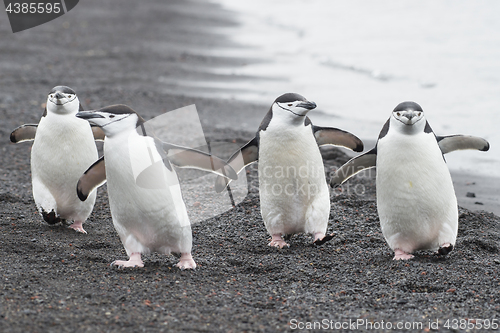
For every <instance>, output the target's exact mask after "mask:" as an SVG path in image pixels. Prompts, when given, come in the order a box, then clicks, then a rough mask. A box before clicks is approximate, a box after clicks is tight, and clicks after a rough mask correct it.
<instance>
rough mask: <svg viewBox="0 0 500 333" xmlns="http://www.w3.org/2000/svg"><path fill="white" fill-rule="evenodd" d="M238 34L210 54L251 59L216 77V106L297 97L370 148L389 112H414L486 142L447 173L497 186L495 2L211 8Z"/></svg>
mask: <svg viewBox="0 0 500 333" xmlns="http://www.w3.org/2000/svg"><path fill="white" fill-rule="evenodd" d="M212 1H213V2H216V3H219V4H221V5H222V7H223V8H224V9H226V10H228V11H229V12H230V13H231V15H232V16H234V18H235V20H236V21H238V22H240V24H239V25H238V26H236V27H228V28H222V29H219V31H218V32H219V33H222V34H224V35H225V36H227V37H228V38H229V39H230V40H232V41H233V42H235V43H236V44H237V45H238V46H239V47H236V48H231V49H216V50H212V51H210V52H213V55H216V56H231V57H242V58H251V59H253V61H251V62H249V64H248V65H246V66H243V67H235V68H232V67H222V68H217V69H213V71H214V72H216V73H218V74H221V75H228V76H235V75H236V76H241V77H242V79H241V80H240V81H235V80H230V81H228V82H218V83H217V85H216V88H217V89H218V91H219V93H220V94H221V96H223V97H229V98H234V99H241V100H249V101H257V102H262V103H264V104H269V105H270V104H271V102H272V101H273V100H274V99H275V98H276V97H277V96H279V95H280V94H282V93H285V92H297V93H300V94H302V95H304V96H305V97H306V98H308V99H309V100H312V101H315V102H316V103H317V104H318V108H317V109H316V110H314V111H312V112H311V113H310V114H309V115H310V118H311V119H312V120H313V122H314V123H316V124H318V125H325V126H333V127H339V128H342V129H345V130H348V131H350V132H352V133H354V134H356V135H357V136H359V137H360V138H362V139H363V140H372V144H370V146H369V147H367V148H371V146H373V140H376V138H377V136H378V133H379V131H380V129H381V128H382V125H383V124H384V122H385V121H386V120H387V118H388V117H389V115H390V113H391V111H392V110H393V109H394V107H395V106H396V105H397V104H398V103H400V102H402V101H407V100H411V101H415V102H417V103H419V104H420V105H421V106H422V107H423V109H424V112H425V114H426V117H427V120H428V121H429V123H430V125H431V127H432V128H433V129H434V132H435V133H436V134H438V135H449V134H470V135H476V136H481V137H483V138H485V139H487V140H488V141H489V142H490V144H491V148H490V151H488V152H486V153H485V152H478V151H462V152H454V153H451V154H448V155H447V156H446V159H447V161H448V165H449V167H450V169H451V170H455V171H465V172H472V173H477V174H481V175H493V176H496V177H500V130H499V124H500V20H499V19H498V13H500V2H499V1H496V0H480V1H471V0H440V1H435V0H419V1H416V0H403V1H388V0H379V1H361V0H353V1H336V0H334V1H332V0H274V1H265V0H253V1H234V0H212Z"/></svg>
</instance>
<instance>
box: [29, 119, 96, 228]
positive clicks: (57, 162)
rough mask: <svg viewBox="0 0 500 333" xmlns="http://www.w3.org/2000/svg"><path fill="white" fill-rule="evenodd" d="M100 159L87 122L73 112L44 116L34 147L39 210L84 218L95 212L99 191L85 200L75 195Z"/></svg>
mask: <svg viewBox="0 0 500 333" xmlns="http://www.w3.org/2000/svg"><path fill="white" fill-rule="evenodd" d="M97 158H98V153H97V148H96V146H95V142H94V137H93V134H92V131H91V129H90V125H89V124H88V122H87V121H85V120H82V119H79V118H76V117H75V116H72V115H65V116H61V115H52V114H48V115H47V116H46V117H44V118H42V120H41V121H40V124H39V125H38V128H37V132H36V136H35V141H34V143H33V148H32V150H31V174H32V182H33V197H34V199H35V203H36V204H37V207H38V209H39V210H41V209H43V210H45V211H47V212H50V211H51V210H54V211H55V212H56V213H57V214H58V215H60V217H61V218H64V219H69V220H81V221H84V220H85V219H86V218H87V217H88V215H90V213H91V212H92V209H93V207H94V203H95V198H96V193H95V191H94V192H93V193H92V194H91V195H90V196H89V198H87V200H86V201H84V202H82V201H80V199H78V197H77V195H76V184H77V183H78V179H79V178H80V177H81V176H82V175H83V173H84V172H85V171H86V170H87V168H88V167H90V166H91V165H92V163H94V162H95V161H96V160H97Z"/></svg>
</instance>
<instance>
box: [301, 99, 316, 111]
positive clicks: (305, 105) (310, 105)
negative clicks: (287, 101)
mask: <svg viewBox="0 0 500 333" xmlns="http://www.w3.org/2000/svg"><path fill="white" fill-rule="evenodd" d="M297 107H299V108H304V109H307V110H312V109H315V108H316V103H314V102H309V101H305V102H302V103H299V104H297Z"/></svg>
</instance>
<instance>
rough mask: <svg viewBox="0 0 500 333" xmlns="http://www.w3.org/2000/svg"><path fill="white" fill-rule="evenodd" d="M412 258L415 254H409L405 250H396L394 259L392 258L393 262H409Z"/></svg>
mask: <svg viewBox="0 0 500 333" xmlns="http://www.w3.org/2000/svg"><path fill="white" fill-rule="evenodd" d="M411 258H413V254H409V253H406V252H405V251H403V250H400V249H396V250H394V258H392V260H408V259H411Z"/></svg>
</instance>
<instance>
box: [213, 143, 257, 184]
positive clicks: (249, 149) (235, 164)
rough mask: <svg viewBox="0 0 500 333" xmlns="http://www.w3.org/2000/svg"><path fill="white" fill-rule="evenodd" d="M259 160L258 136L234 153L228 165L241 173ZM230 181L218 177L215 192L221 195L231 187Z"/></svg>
mask: <svg viewBox="0 0 500 333" xmlns="http://www.w3.org/2000/svg"><path fill="white" fill-rule="evenodd" d="M258 159H259V137H258V136H256V137H254V138H253V139H252V140H250V141H248V142H247V143H246V144H245V145H244V146H243V147H241V148H240V149H238V150H237V151H236V152H234V154H233V155H231V157H230V158H229V159H228V160H227V163H228V164H229V165H230V166H231V167H232V168H233V169H234V170H235V171H236V173H237V174H238V173H240V172H241V170H243V169H244V168H245V167H246V166H247V165H249V164H252V163H254V162H257V161H258ZM229 183H230V180H228V179H227V178H224V177H220V176H219V177H217V179H216V180H215V191H216V192H217V193H221V192H222V191H224V189H225V188H226V187H227V185H229Z"/></svg>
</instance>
